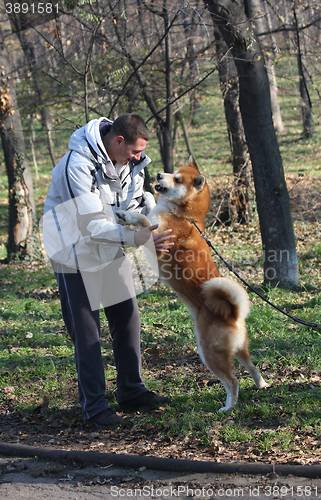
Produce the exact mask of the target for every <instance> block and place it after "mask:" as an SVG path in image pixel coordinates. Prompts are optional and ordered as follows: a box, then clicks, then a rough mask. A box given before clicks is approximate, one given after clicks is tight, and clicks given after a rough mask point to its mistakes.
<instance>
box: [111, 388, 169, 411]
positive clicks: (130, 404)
mask: <svg viewBox="0 0 321 500" xmlns="http://www.w3.org/2000/svg"><path fill="white" fill-rule="evenodd" d="M169 401H170V399H169V398H168V397H167V396H159V395H158V394H156V393H155V392H152V391H146V392H143V394H141V395H140V396H138V397H137V398H134V399H130V400H129V401H124V402H123V403H119V405H118V407H119V408H120V410H123V411H126V410H128V411H132V410H138V409H139V408H157V406H160V405H166V404H168V403H169Z"/></svg>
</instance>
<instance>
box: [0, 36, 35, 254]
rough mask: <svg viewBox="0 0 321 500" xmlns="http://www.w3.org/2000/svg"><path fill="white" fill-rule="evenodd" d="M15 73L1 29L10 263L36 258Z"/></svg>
mask: <svg viewBox="0 0 321 500" xmlns="http://www.w3.org/2000/svg"><path fill="white" fill-rule="evenodd" d="M11 74H12V72H11V68H10V63H9V58H8V53H7V50H6V47H5V43H4V39H3V35H2V32H1V30H0V135H1V141H2V147H3V151H4V158H5V164H6V171H7V177H8V184H9V185H8V191H9V228H8V241H7V252H8V261H10V260H11V259H12V258H13V257H14V256H19V257H25V256H27V255H28V256H31V255H32V253H33V250H34V246H33V244H32V243H33V241H32V238H33V226H34V214H35V203H34V195H33V184H32V176H31V169H30V166H29V162H28V160H27V156H26V149H25V143H24V137H23V133H22V125H21V120H20V114H19V109H18V106H17V100H16V94H15V88H14V86H13V82H12V80H11V77H10V75H11Z"/></svg>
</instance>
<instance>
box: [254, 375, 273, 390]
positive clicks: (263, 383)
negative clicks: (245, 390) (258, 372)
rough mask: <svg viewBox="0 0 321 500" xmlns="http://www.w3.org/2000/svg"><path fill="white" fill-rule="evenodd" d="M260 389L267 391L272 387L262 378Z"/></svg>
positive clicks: (258, 385) (258, 386) (259, 384)
mask: <svg viewBox="0 0 321 500" xmlns="http://www.w3.org/2000/svg"><path fill="white" fill-rule="evenodd" d="M256 387H257V388H258V389H266V388H267V387H270V384H268V383H267V382H265V380H264V378H263V377H261V380H260V381H259V382H258V384H257V386H256Z"/></svg>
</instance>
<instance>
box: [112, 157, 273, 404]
mask: <svg viewBox="0 0 321 500" xmlns="http://www.w3.org/2000/svg"><path fill="white" fill-rule="evenodd" d="M156 179H157V184H156V186H155V190H156V192H157V193H158V200H157V204H156V206H155V208H153V210H152V211H151V212H150V214H149V218H147V217H146V216H144V215H142V214H139V213H136V212H127V211H118V212H117V213H116V214H117V216H118V217H119V220H120V221H121V222H122V223H123V224H134V225H136V226H141V227H143V226H150V225H151V224H158V228H157V231H163V230H165V229H169V228H171V229H172V234H173V235H175V236H176V238H175V239H174V240H173V241H174V245H173V246H172V247H171V248H170V250H169V252H168V253H159V254H158V265H159V275H160V279H161V280H162V281H164V282H165V283H167V285H168V286H169V287H171V288H172V289H173V290H174V291H175V292H176V293H177V294H178V296H179V297H180V298H181V299H182V300H183V302H184V303H185V304H186V306H187V307H188V309H189V311H190V313H191V316H192V318H193V320H194V327H195V335H196V339H197V345H198V351H199V355H200V357H201V360H202V361H203V363H204V364H205V365H206V366H207V367H208V368H209V370H210V371H211V372H212V373H213V374H214V375H215V376H216V377H217V378H218V379H219V380H220V381H221V382H222V384H223V385H224V387H225V390H226V402H225V406H224V407H223V408H221V409H220V410H219V411H228V410H231V409H232V408H233V407H234V406H235V405H236V403H237V400H238V389H239V383H238V380H237V378H236V376H235V375H234V373H233V357H235V358H236V359H237V360H238V361H239V362H240V363H241V364H242V365H243V366H244V367H245V368H246V369H247V371H248V372H249V374H250V375H251V377H252V378H253V380H254V382H255V385H256V387H257V388H259V389H262V388H264V387H268V384H267V383H266V382H265V380H264V379H263V377H262V376H261V374H260V372H259V370H258V369H257V367H256V366H254V364H253V363H252V361H251V358H250V354H249V339H248V335H247V331H246V325H245V319H246V317H247V315H248V313H249V310H250V301H249V297H248V294H247V292H246V291H245V290H244V288H243V287H242V286H241V285H239V284H237V283H236V282H235V281H233V280H231V279H227V278H223V277H221V275H220V273H219V271H218V269H217V267H216V265H215V263H214V261H213V259H212V257H211V252H210V249H209V246H208V244H207V243H206V241H205V240H204V238H202V236H201V234H200V233H199V231H198V230H197V228H196V227H195V225H194V224H193V221H195V222H196V224H197V225H198V227H199V228H200V229H201V230H202V231H204V218H205V216H206V214H207V212H208V210H209V206H210V192H209V188H208V184H207V182H206V179H205V177H204V176H203V175H201V174H200V172H199V170H198V168H197V166H196V164H195V161H194V159H193V158H192V157H191V158H190V159H189V162H188V164H187V165H186V166H183V167H180V168H179V169H178V170H176V172H174V173H173V174H169V173H159V174H157V177H156Z"/></svg>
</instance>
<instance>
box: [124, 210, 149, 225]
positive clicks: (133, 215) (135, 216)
mask: <svg viewBox="0 0 321 500" xmlns="http://www.w3.org/2000/svg"><path fill="white" fill-rule="evenodd" d="M116 215H117V217H118V219H119V222H120V224H123V225H124V226H130V225H133V226H138V227H148V226H151V225H152V223H151V222H150V221H149V219H148V218H147V217H146V215H143V214H139V213H138V212H127V211H126V210H117V212H116Z"/></svg>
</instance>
